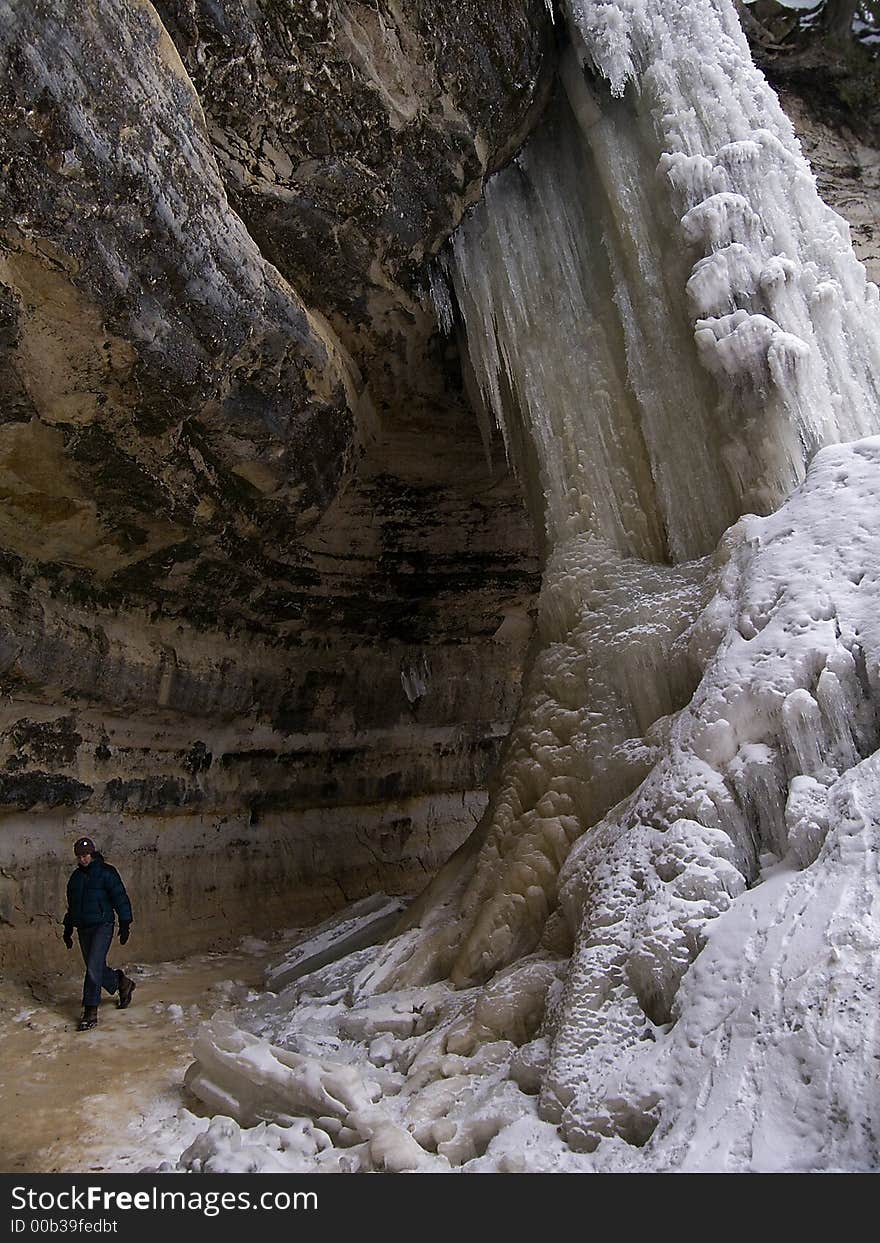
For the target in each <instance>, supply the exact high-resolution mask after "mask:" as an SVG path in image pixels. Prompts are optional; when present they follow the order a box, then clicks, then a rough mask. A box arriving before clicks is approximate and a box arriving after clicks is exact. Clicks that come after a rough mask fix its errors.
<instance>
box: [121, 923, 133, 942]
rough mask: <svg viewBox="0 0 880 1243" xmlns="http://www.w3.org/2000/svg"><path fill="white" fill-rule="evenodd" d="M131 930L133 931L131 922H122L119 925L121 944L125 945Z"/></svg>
mask: <svg viewBox="0 0 880 1243" xmlns="http://www.w3.org/2000/svg"><path fill="white" fill-rule="evenodd" d="M129 932H131V924H120V925H119V944H120V945H125V943H126V941H127V940H128V934H129Z"/></svg>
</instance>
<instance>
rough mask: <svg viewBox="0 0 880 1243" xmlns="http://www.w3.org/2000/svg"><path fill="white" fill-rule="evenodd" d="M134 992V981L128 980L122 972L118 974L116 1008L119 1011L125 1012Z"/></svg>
mask: <svg viewBox="0 0 880 1243" xmlns="http://www.w3.org/2000/svg"><path fill="white" fill-rule="evenodd" d="M134 990H135V983H134V980H130V979H129V978H128V976H127V975H126V974H125V972H124V971H120V972H119V1000H118V1001H117V1003H116V1004H117V1006H118V1007H119V1009H120V1010H127V1009H128V1007H129V1006H130V1005H131V995H132V993H133V992H134Z"/></svg>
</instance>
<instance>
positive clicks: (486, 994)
mask: <svg viewBox="0 0 880 1243" xmlns="http://www.w3.org/2000/svg"><path fill="white" fill-rule="evenodd" d="M568 25H569V34H570V36H571V41H572V50H571V51H570V53H569V54H568V60H567V62H566V64H565V65H564V67H563V74H562V80H563V83H564V94H565V98H560V100H559V102H558V104H557V106H556V111H555V113H554V115H553V116H552V117H551V118H550V120H549V121H548V123H547V125H546V126H545V127H544V128H543V130H542V132H541V134H540V135H538V136H537V137H536V138H535V139H534V140H533V141H532V143H531V144H530V145H529V147H528V148H527V149H526V151H525V152H524V153H523V154H522V155H521V156H520V157H519V159H518V161H517V163H516V164H515V165H514V166H512V167H511V168H509V169H508V170H506V171H505V172H503V173H501V174H500V175H499V176H498V177H497V178H495V179H494V180H493V181H492V182H491V183H490V185H489V187H488V188H487V192H486V196H485V201H484V202H483V203H482V204H481V205H480V206H479V207H478V208H477V209H476V210H475V211H474V213H473V214H472V216H471V217H470V218H469V219H468V220H467V221H466V222H465V224H464V225H463V226H462V228H461V229H460V230H459V232H458V234H457V235H456V237H455V239H454V242H453V246H452V253H451V255H450V256H449V258H448V260H447V278H448V281H449V282H450V283H451V286H452V290H453V291H454V294H455V303H454V304H453V302H452V301H451V300H450V299H449V298H448V294H449V289H448V288H447V287H445V286H443V284H442V282H441V281H440V279H439V276H437V277H436V278H435V281H434V290H433V296H434V299H435V301H436V302H437V304H438V306H439V307H440V308H441V310H442V315H443V318H444V320H445V322H446V325H447V327H448V326H450V325H451V324H452V322H453V320H454V319H455V318H456V317H457V319H458V322H459V325H460V329H461V331H462V333H463V337H464V339H465V341H466V346H467V350H468V353H469V357H470V361H471V366H472V371H473V379H474V383H475V389H476V391H477V392H478V393H479V394H480V395H481V400H482V401H483V402H484V404H485V409H486V412H487V414H488V416H491V417H494V419H495V420H496V421H497V422H498V424H499V426H500V427H501V429H502V431H503V434H504V440H505V444H506V446H507V451H508V454H509V457H510V459H511V461H512V462H513V464H514V465H515V468H516V469H517V471H518V472H519V474H520V476H521V478H522V480H523V482H524V485H525V488H526V491H527V493H528V496H529V499H530V503H531V505H532V506H533V510H534V514H535V518H536V521H537V522H538V523H539V524H540V526H541V528H542V530H543V532H544V535H545V539H546V568H545V574H544V581H543V586H542V592H541V599H540V602H539V616H538V620H537V623H536V630H535V636H534V642H533V650H532V659H531V664H530V668H529V671H528V674H527V677H526V679H525V682H524V690H523V698H522V703H521V706H520V711H519V714H518V717H517V721H516V723H515V725H514V729H513V731H512V733H511V736H510V739H509V740H508V743H507V747H506V751H505V755H504V757H503V759H502V763H501V766H500V769H499V771H498V773H497V775H496V778H495V781H494V785H493V788H492V790H491V791H490V802H489V807H488V810H487V812H486V815H485V817H484V819H483V821H482V822H481V824H480V826H479V827H478V829H477V831H476V832H475V834H474V835H473V837H472V838H471V840H470V841H469V842H468V843H466V844H465V846H464V847H462V849H461V850H460V851H459V852H458V853H457V854H456V855H455V856H454V857H453V859H452V860H451V861H450V862H449V864H448V865H447V866H446V868H444V869H443V870H442V872H441V873H440V875H439V876H438V878H437V879H436V881H435V882H434V883H433V884H432V886H430V887H429V889H428V890H427V891H426V893H425V894H424V895H422V897H421V898H420V899H419V900H417V901H416V903H414V904H413V906H412V907H411V908H410V909H409V911H408V912H407V914H406V915H405V916H404V917H403V919H402V920H401V923H400V924H399V925H398V928H397V933H396V935H395V936H393V937H392V938H391V939H390V940H389V941H387V942H386V943H385V944H384V945H383V946H381V947H380V948H378V949H377V948H375V947H371V946H368V945H366V946H364V948H357V949H354V950H353V952H348V953H346V952H344V951H345V948H346V945H349V946H350V945H353V944H355V943H357V942H356V941H351V940H350V938H351V937H355V938H357V936H358V920H359V918H360V916H359V915H358V913H357V912H356V913H355V914H354V915H351V914H350V915H349V916H348V917H345V916H343V919H345V918H347V920H348V922H347V925H346V926H345V928H344V929H343V927H342V925H340V928H339V930H338V937H337V934H336V932H334V929H333V927H332V926H331V927H325V928H323V929H322V930H321V931H320V933H319V937H318V940H319V942H320V945H318V944H316V946H315V947H313V948H314V949H315V951H316V952H320V954H321V964H322V965H320V966H317V968H316V969H313V970H310V971H308V972H307V973H306V974H302V975H300V978H296V979H293V978H291V975H290V974H288V975H286V976H285V975H284V971H283V969H282V970H281V972H280V974H278V975H276V977H275V987H277V988H279V989H280V991H279V992H278V993H277V995H274V994H271V993H267V995H266V996H265V998H263V999H262V1000H261V1001H258V1002H257V1003H256V1004H255V1005H253V1006H251V1007H249V1008H246V1009H245V1010H243V1011H240V1012H238V1013H236V1014H230V1013H226V1014H218V1015H216V1016H215V1017H214V1019H213V1020H212V1021H211V1023H210V1024H208V1025H207V1026H206V1027H205V1028H204V1029H203V1030H202V1032H201V1034H200V1035H199V1037H198V1040H197V1042H196V1049H195V1053H196V1062H195V1063H194V1065H193V1066H192V1067H191V1069H190V1071H189V1073H188V1076H187V1083H188V1086H189V1087H190V1088H191V1089H192V1090H193V1091H194V1092H195V1093H196V1094H197V1095H198V1096H200V1097H201V1099H202V1100H203V1101H204V1102H205V1103H206V1104H207V1105H208V1106H209V1107H210V1108H211V1109H212V1110H213V1111H214V1112H216V1114H217V1115H218V1116H217V1117H215V1118H214V1120H213V1121H212V1122H211V1123H210V1125H209V1127H208V1129H207V1131H206V1132H205V1133H204V1134H203V1135H201V1136H199V1137H198V1139H197V1140H196V1141H195V1142H194V1143H193V1144H192V1145H191V1147H190V1148H189V1149H187V1151H186V1152H185V1153H184V1154H183V1155H182V1156H181V1158H180V1162H179V1167H178V1168H183V1169H190V1170H206V1171H207V1170H212V1171H220V1170H282V1169H283V1170H311V1169H320V1170H339V1171H347V1170H349V1171H354V1170H398V1171H410V1170H429V1171H436V1172H444V1171H448V1170H461V1171H466V1172H471V1171H538V1170H581V1171H585V1172H586V1171H598V1170H659V1169H669V1170H685V1169H687V1170H708V1169H723V1170H828V1169H849V1170H852V1169H872V1168H876V1167H877V1164H878V1146H880V1119H878V1108H880V1098H878V1093H877V1091H876V1075H877V1071H876V1067H877V1066H878V1060H880V1048H878V1033H877V1018H876V1009H877V1007H876V981H877V979H878V967H880V908H878V899H877V893H878V807H880V803H878V794H880V753H878V750H877V748H878V743H880V723H878V715H877V704H878V702H880V620H878V619H880V503H878V502H880V438H878V436H877V433H878V432H880V402H878V388H880V380H878V377H880V310H878V294H877V289H876V287H875V286H873V285H871V284H870V283H869V282H868V281H867V280H866V277H865V273H864V270H863V269H862V268H861V266H860V265H859V264H858V263H857V261H856V260H855V258H854V256H853V254H852V250H851V247H850V245H849V240H848V230H847V226H846V225H845V223H844V222H843V221H842V220H841V219H840V218H839V217H838V216H836V215H835V214H834V213H833V212H831V211H830V210H829V209H828V208H827V207H826V206H825V205H824V204H823V203H822V202H821V200H820V199H819V197H818V194H817V192H816V188H815V183H814V180H813V178H812V175H811V173H810V171H809V168H808V166H807V165H806V163H805V161H804V159H803V156H802V154H801V152H800V148H799V146H798V143H797V140H796V139H795V137H794V135H793V133H792V131H791V127H790V125H789V123H788V121H787V119H786V118H785V117H784V115H783V113H782V112H781V110H780V108H779V105H778V102H777V101H776V99H775V96H774V95H773V93H772V92H771V91H770V89H769V87H768V86H767V84H766V82H765V81H764V79H763V78H762V76H761V75H760V74H759V73H758V71H757V70H756V69H755V68H754V66H753V65H752V62H751V59H750V56H749V52H748V48H747V45H746V43H745V40H744V38H743V36H742V34H741V32H740V30H739V27H738V24H737V22H736V18H735V14H734V11H733V8H732V5H731V4H730V3H728V0H681V3H678V4H674V5H672V4H668V3H663V2H662V0H615V2H613V3H594V2H588V0H570V4H569V11H568ZM486 440H487V443H488V435H487V436H486ZM786 498H787V499H786ZM373 914H375V913H373ZM372 917H373V916H372V915H371V914H369V913H368V914H366V915H364V916H363V918H365V919H370V918H372ZM365 939H369V937H368V934H367V933H365ZM334 943H335V944H336V945H337V950H338V952H339V953H340V955H341V956H340V957H333V953H334V951H333V948H332V947H333V945H334ZM360 943H361V944H363V943H362V942H360ZM311 952H312V951H311V950H309V949H308V947H306V949H305V950H304V951H303V956H302V958H301V961H300V963H299V964H291V969H292V973H293V974H297V972H298V970H299V966H303V965H305V966H308V965H309V962H310V960H309V953H311ZM312 965H314V964H312Z"/></svg>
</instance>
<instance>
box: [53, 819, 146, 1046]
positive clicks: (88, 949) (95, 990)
mask: <svg viewBox="0 0 880 1243" xmlns="http://www.w3.org/2000/svg"><path fill="white" fill-rule="evenodd" d="M73 853H74V854H75V855H76V868H75V870H74V871H73V873H72V874H71V877H70V880H69V881H68V882H67V912H66V914H65V916H64V944H65V945H66V946H67V948H68V949H73V930H74V928H76V932H77V936H78V938H79V947H80V950H81V951H82V956H83V962H84V963H85V965H86V973H85V978H84V980H83V998H82V1004H83V1012H82V1018H81V1019H80V1021H79V1025H78V1027H77V1031H81V1032H85V1031H88V1030H89V1028H91V1027H97V1025H98V1006H99V1005H100V1003H101V989H102V988H105V989H106V990H107V992H108V993H111V994H112V993H118V995H119V999H118V1001H117V1003H116V1004H117V1005H118V1007H119V1009H120V1010H125V1009H126V1008H127V1007H128V1006H129V1005H131V995H132V993H133V992H134V989H135V983H134V980H130V979H129V978H128V976H127V975H126V974H125V973H124V972H123V971H113V970H111V969H110V967H108V966H107V952H108V950H109V949H110V945H111V943H112V941H113V928H114V919H113V917H114V914H115V915H117V916H118V917H119V944H120V945H125V943H126V942H127V941H128V936H129V932H130V930H131V922H132V921H131V903H130V902H129V900H128V894H127V893H126V892H125V885H123V883H122V878H121V876H120V875H119V873H118V872H117V871H116V868H115V867H111V865H110V864H109V863H105V862H104V856H103V855H102V854H101V852H100V851H99V850H98V849H97V848H96V846H95V843H94V842H93V841H92V839H91V838H90V837H79V838H77V840H76V841H75V842H74V844H73Z"/></svg>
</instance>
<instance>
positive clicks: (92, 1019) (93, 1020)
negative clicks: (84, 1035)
mask: <svg viewBox="0 0 880 1243" xmlns="http://www.w3.org/2000/svg"><path fill="white" fill-rule="evenodd" d="M97 1026H98V1007H97V1006H83V1012H82V1018H81V1019H80V1021H79V1023H78V1025H77V1029H76V1030H77V1031H78V1032H87V1031H89V1030H90V1029H91V1028H92V1027H97Z"/></svg>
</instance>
